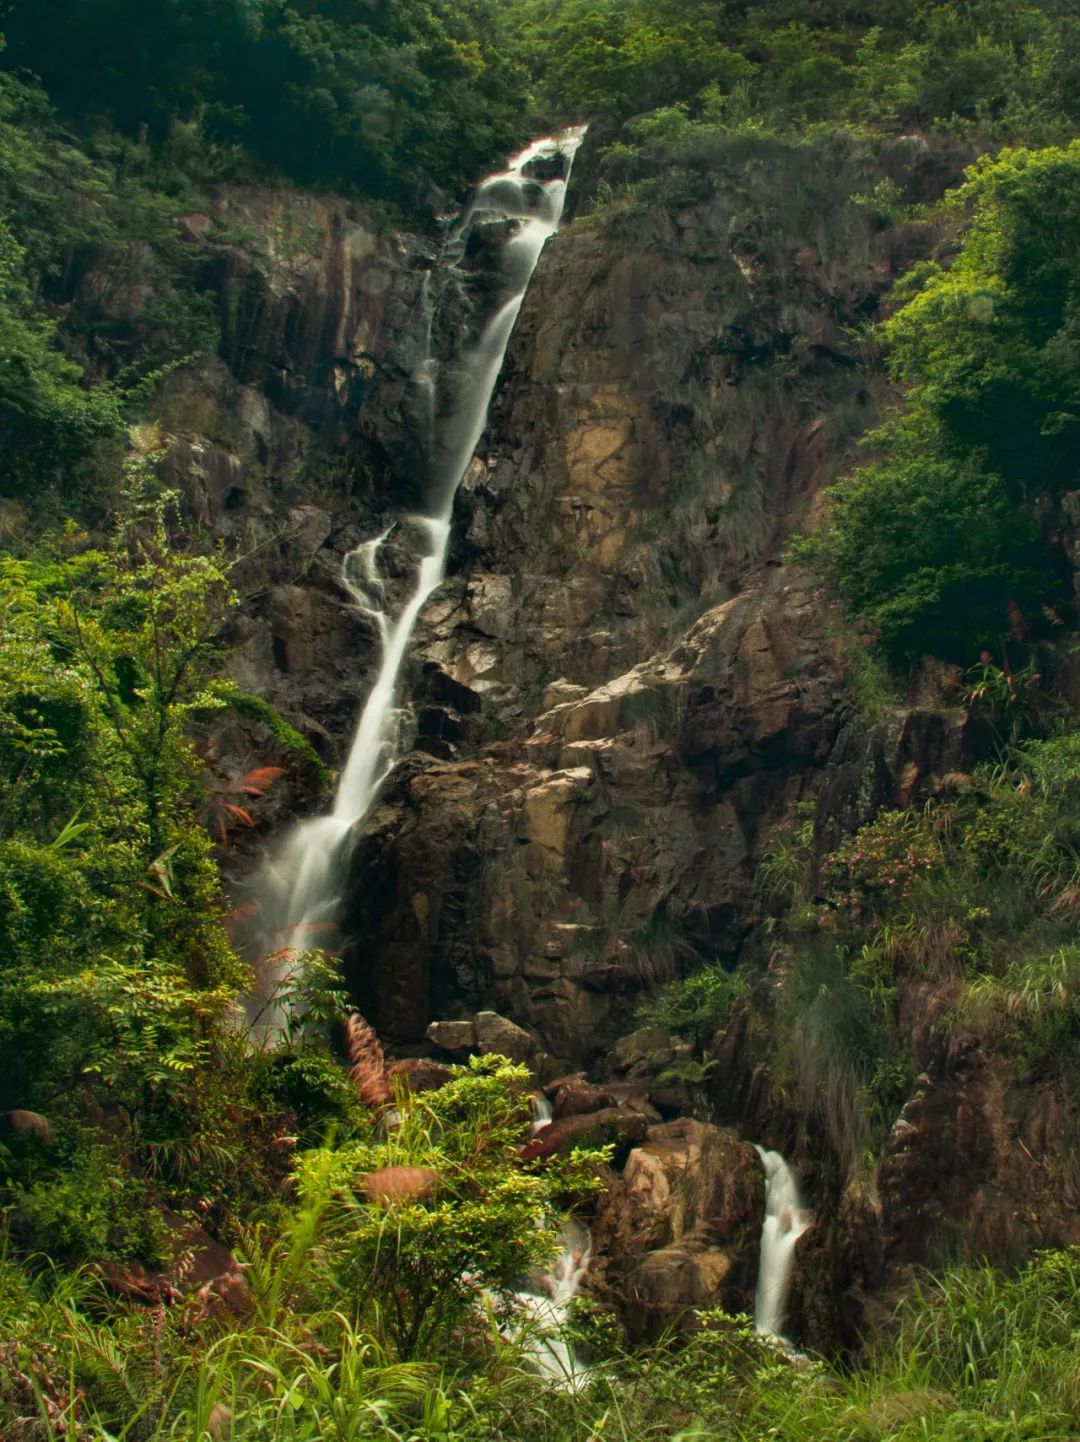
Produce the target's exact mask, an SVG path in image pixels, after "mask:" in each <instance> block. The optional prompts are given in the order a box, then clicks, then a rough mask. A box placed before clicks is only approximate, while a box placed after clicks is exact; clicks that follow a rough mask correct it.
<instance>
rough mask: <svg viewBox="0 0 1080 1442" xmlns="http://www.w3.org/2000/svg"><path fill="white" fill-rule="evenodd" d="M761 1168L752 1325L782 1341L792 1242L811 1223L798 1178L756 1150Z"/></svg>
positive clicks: (773, 1157)
mask: <svg viewBox="0 0 1080 1442" xmlns="http://www.w3.org/2000/svg"><path fill="white" fill-rule="evenodd" d="M757 1151H758V1156H760V1158H761V1161H762V1165H763V1166H764V1168H765V1221H764V1224H763V1225H762V1228H761V1262H760V1265H759V1268H758V1284H757V1296H756V1298H755V1300H754V1326H755V1328H756V1329H757V1331H758V1332H760V1333H761V1334H762V1336H765V1337H775V1338H777V1339H778V1340H779V1341H781V1342H784V1341H786V1338H785V1337H784V1335H783V1332H782V1331H781V1328H782V1326H783V1324H784V1311H785V1308H786V1306H787V1297H788V1289H789V1287H790V1285H791V1269H792V1266H793V1264H794V1261H795V1243H796V1242H797V1241H798V1240H799V1238H800V1237H801V1236H802V1234H803V1232H805V1231H806V1229H807V1227H809V1226H810V1225H811V1223H812V1221H813V1218H812V1217H811V1215H810V1213H809V1212H808V1211H807V1210H806V1208H805V1207H804V1206H803V1201H802V1196H801V1195H800V1192H799V1183H798V1179H797V1178H796V1176H795V1173H794V1172H793V1171H792V1170H791V1168H790V1167H789V1166H788V1164H787V1162H786V1161H785V1160H784V1158H783V1157H782V1156H781V1155H780V1153H779V1152H770V1151H767V1150H766V1148H764V1147H758V1149H757Z"/></svg>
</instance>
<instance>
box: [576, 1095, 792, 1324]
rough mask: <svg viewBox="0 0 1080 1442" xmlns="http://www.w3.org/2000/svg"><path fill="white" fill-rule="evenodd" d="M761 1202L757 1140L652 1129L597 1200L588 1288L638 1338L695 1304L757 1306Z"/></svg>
mask: <svg viewBox="0 0 1080 1442" xmlns="http://www.w3.org/2000/svg"><path fill="white" fill-rule="evenodd" d="M764 1205H765V1183H764V1176H763V1173H762V1168H761V1163H760V1161H759V1159H758V1156H757V1153H756V1152H755V1150H754V1148H753V1147H752V1146H748V1145H747V1144H746V1143H745V1142H740V1141H739V1140H738V1139H737V1138H736V1137H734V1136H732V1135H731V1134H730V1133H729V1132H723V1131H720V1130H719V1129H718V1128H717V1127H713V1126H709V1125H705V1124H703V1123H701V1122H696V1121H691V1120H689V1119H683V1120H680V1121H675V1122H668V1123H666V1124H665V1125H663V1126H654V1127H650V1128H649V1130H648V1133H647V1136H646V1140H645V1141H644V1142H643V1143H642V1145H641V1146H638V1147H635V1148H634V1149H633V1151H631V1153H630V1155H629V1158H628V1159H627V1162H626V1167H625V1170H624V1172H623V1175H622V1176H621V1177H620V1178H619V1179H618V1180H617V1181H616V1182H615V1183H614V1185H613V1186H612V1188H611V1189H610V1191H609V1192H608V1194H607V1195H606V1196H605V1198H604V1200H603V1201H602V1202H601V1204H600V1208H599V1211H598V1214H597V1218H596V1224H595V1227H594V1233H593V1262H592V1265H591V1271H590V1288H591V1290H592V1291H593V1292H594V1293H596V1294H597V1295H598V1296H600V1297H602V1298H604V1299H607V1300H611V1301H614V1302H615V1303H616V1304H617V1305H618V1307H619V1310H620V1312H621V1313H622V1315H623V1317H624V1318H625V1319H626V1321H627V1325H628V1327H629V1329H630V1331H631V1334H632V1335H634V1336H637V1337H644V1336H657V1335H658V1334H659V1333H660V1332H662V1331H664V1330H665V1329H666V1328H667V1327H668V1326H670V1325H672V1324H673V1323H674V1324H678V1323H679V1322H680V1321H685V1320H686V1319H687V1314H688V1313H689V1312H690V1311H691V1310H692V1309H693V1308H695V1307H697V1308H709V1307H723V1308H725V1309H726V1310H728V1311H731V1312H739V1311H749V1310H752V1305H753V1304H752V1298H753V1291H754V1285H755V1281H756V1277H757V1257H758V1238H759V1235H760V1232H761V1219H762V1214H763V1211H764Z"/></svg>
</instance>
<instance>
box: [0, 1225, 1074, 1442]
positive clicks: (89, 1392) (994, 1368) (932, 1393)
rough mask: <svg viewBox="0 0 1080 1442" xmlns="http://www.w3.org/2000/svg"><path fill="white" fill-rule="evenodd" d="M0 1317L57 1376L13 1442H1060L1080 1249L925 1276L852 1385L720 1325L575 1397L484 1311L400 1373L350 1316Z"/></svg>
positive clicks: (1069, 1421)
mask: <svg viewBox="0 0 1080 1442" xmlns="http://www.w3.org/2000/svg"><path fill="white" fill-rule="evenodd" d="M50 1286H51V1288H52V1290H51V1293H49V1287H50ZM286 1290H287V1289H286V1288H285V1287H279V1288H278V1289H277V1295H279V1296H281V1295H284V1293H285V1291H286ZM46 1293H49V1295H46ZM16 1296H18V1298H19V1299H20V1302H19V1305H20V1306H21V1307H22V1310H21V1312H20V1314H19V1316H18V1318H15V1317H13V1316H12V1315H11V1314H10V1309H11V1307H12V1306H13V1305H16V1300H15V1299H16ZM0 1305H2V1306H3V1308H4V1313H3V1316H2V1318H0V1320H2V1322H3V1324H4V1329H5V1333H6V1334H7V1335H10V1334H11V1333H12V1331H13V1330H14V1331H15V1334H16V1337H17V1340H18V1343H19V1345H20V1346H21V1347H22V1349H23V1350H22V1352H21V1353H20V1354H19V1355H20V1356H21V1357H22V1358H23V1359H24V1360H25V1359H27V1358H28V1357H29V1349H30V1345H31V1343H30V1338H31V1336H33V1337H34V1338H35V1340H34V1344H33V1345H34V1346H35V1347H36V1349H37V1350H36V1352H35V1354H34V1355H35V1357H36V1358H37V1361H38V1364H39V1365H40V1363H41V1361H42V1359H43V1358H46V1357H51V1359H52V1362H51V1366H52V1368H53V1371H52V1373H51V1374H50V1375H47V1376H46V1375H38V1376H37V1377H35V1378H34V1379H33V1380H32V1385H31V1386H30V1388H29V1390H28V1391H27V1392H26V1393H25V1394H24V1401H25V1399H26V1398H27V1397H29V1398H30V1405H31V1409H32V1410H31V1411H29V1412H26V1411H24V1412H23V1414H22V1415H21V1417H18V1418H17V1417H15V1416H14V1415H13V1414H12V1413H11V1412H10V1411H8V1412H5V1411H3V1410H0V1435H2V1436H3V1437H4V1439H5V1442H26V1439H34V1442H38V1439H40V1442H61V1439H65V1442H71V1439H76V1442H121V1439H124V1442H128V1439H130V1442H136V1439H138V1442H525V1439H528V1442H601V1439H602V1442H662V1439H663V1442H721V1439H723V1442H778V1439H782V1442H929V1439H934V1442H942V1439H943V1442H989V1439H994V1442H1058V1439H1061V1442H1066V1439H1069V1438H1072V1437H1074V1436H1075V1435H1076V1432H1077V1428H1078V1425H1080V1358H1078V1356H1077V1352H1076V1336H1077V1330H1078V1328H1080V1250H1076V1249H1074V1250H1073V1251H1071V1252H1058V1253H1048V1254H1045V1255H1042V1256H1039V1257H1037V1258H1036V1259H1035V1260H1034V1261H1033V1262H1032V1263H1031V1264H1029V1266H1027V1267H1026V1268H1025V1269H1024V1270H1023V1271H1022V1272H1020V1273H1019V1274H1017V1275H1016V1276H1012V1277H1008V1276H1005V1275H1003V1274H1001V1273H999V1272H996V1271H995V1270H993V1269H992V1268H990V1267H972V1266H958V1267H953V1268H950V1269H948V1270H947V1271H946V1272H944V1273H943V1274H942V1275H941V1276H939V1277H938V1278H937V1279H936V1280H930V1279H927V1280H926V1281H924V1282H923V1283H922V1284H921V1285H920V1286H919V1287H918V1288H917V1289H916V1290H915V1291H914V1293H913V1294H912V1295H911V1297H910V1298H909V1300H908V1301H907V1302H906V1303H904V1305H903V1306H902V1307H901V1308H900V1310H899V1312H898V1314H897V1317H896V1319H895V1322H894V1326H893V1330H892V1333H891V1336H890V1338H889V1340H888V1341H886V1342H884V1343H882V1344H881V1345H880V1346H879V1347H878V1348H877V1350H875V1351H873V1352H872V1353H871V1354H870V1356H869V1357H868V1359H867V1361H866V1363H865V1364H864V1365H863V1366H862V1367H860V1368H858V1369H856V1370H854V1371H851V1372H848V1373H833V1372H830V1371H829V1370H828V1369H826V1368H825V1366H824V1365H823V1364H821V1363H819V1362H814V1361H811V1360H809V1359H803V1360H802V1361H799V1360H797V1359H796V1360H795V1361H792V1360H790V1359H789V1358H788V1357H787V1356H786V1355H785V1354H784V1353H783V1352H781V1351H780V1350H779V1349H777V1348H775V1347H773V1346H772V1345H771V1344H769V1343H767V1342H764V1341H763V1340H762V1339H760V1338H758V1337H756V1336H755V1335H754V1333H753V1331H752V1328H750V1327H749V1325H748V1324H747V1323H746V1321H745V1319H742V1320H740V1319H733V1318H728V1317H724V1316H723V1315H721V1314H718V1313H707V1314H702V1315H701V1317H700V1325H699V1327H698V1329H697V1330H696V1332H694V1333H693V1335H691V1336H690V1337H689V1338H688V1339H687V1338H686V1337H683V1338H681V1339H675V1338H665V1339H663V1340H662V1341H660V1342H659V1343H656V1344H654V1345H653V1346H652V1347H650V1348H648V1349H644V1350H640V1351H636V1352H626V1351H624V1350H621V1349H620V1348H619V1347H617V1346H615V1347H612V1348H610V1349H609V1350H608V1352H607V1353H606V1355H601V1356H599V1357H598V1358H597V1359H596V1360H595V1362H594V1364H593V1368H592V1371H591V1373H590V1375H589V1378H588V1381H587V1384H586V1385H585V1386H584V1387H582V1388H580V1389H578V1390H569V1389H560V1388H557V1387H553V1386H552V1385H551V1383H550V1381H547V1380H545V1379H543V1378H541V1377H539V1376H538V1375H537V1374H536V1373H535V1372H534V1371H533V1370H532V1369H531V1368H530V1366H529V1362H528V1358H527V1355H526V1354H525V1353H524V1352H523V1351H522V1350H521V1348H520V1347H519V1346H517V1345H515V1344H514V1343H512V1342H507V1341H506V1340H504V1339H503V1338H502V1337H501V1336H500V1335H499V1331H498V1328H497V1326H496V1324H495V1322H494V1319H493V1318H492V1316H490V1315H485V1314H484V1313H483V1312H482V1311H478V1312H477V1315H476V1325H475V1332H474V1334H473V1335H472V1336H471V1337H469V1338H463V1339H461V1342H462V1344H461V1346H460V1347H458V1348H457V1349H456V1351H454V1352H452V1353H446V1352H444V1354H443V1355H440V1356H434V1357H432V1358H430V1359H428V1360H425V1361H423V1362H408V1363H403V1362H398V1361H393V1360H390V1359H388V1358H387V1356H386V1355H385V1353H383V1352H382V1351H381V1350H380V1348H379V1347H378V1345H377V1344H376V1342H375V1341H374V1340H373V1338H372V1337H371V1336H370V1335H368V1334H366V1333H365V1332H364V1330H363V1329H362V1328H361V1327H359V1326H358V1325H357V1323H356V1322H354V1321H353V1320H351V1319H350V1318H349V1317H347V1316H346V1315H344V1314H343V1313H335V1312H323V1313H310V1314H308V1313H304V1312H302V1311H299V1310H298V1311H290V1310H288V1309H286V1310H284V1311H282V1312H281V1313H280V1314H279V1315H278V1317H277V1322H276V1325H271V1324H269V1323H268V1322H266V1321H261V1320H254V1319H253V1320H250V1321H249V1322H247V1323H246V1324H243V1325H236V1324H233V1325H232V1326H226V1325H224V1324H220V1323H219V1324H217V1325H214V1326H209V1327H208V1326H206V1325H205V1324H204V1325H203V1326H199V1327H195V1326H192V1325H191V1319H190V1317H188V1318H185V1316H184V1312H183V1309H182V1308H181V1309H178V1310H176V1311H175V1312H174V1310H173V1309H159V1310H151V1311H148V1312H147V1311H144V1312H142V1313H141V1314H139V1313H132V1312H128V1311H124V1310H123V1309H119V1308H117V1307H115V1306H113V1308H112V1309H111V1310H105V1308H104V1302H103V1298H102V1296H101V1294H100V1291H99V1290H98V1291H95V1288H94V1286H93V1284H92V1283H91V1282H89V1281H88V1279H86V1278H85V1277H84V1278H82V1279H80V1280H79V1281H78V1282H77V1283H74V1284H71V1283H64V1284H59V1283H57V1282H56V1279H53V1282H52V1283H50V1284H49V1285H48V1286H46V1287H45V1289H44V1291H42V1289H41V1288H40V1287H39V1288H37V1289H33V1288H31V1289H29V1290H28V1289H27V1287H26V1285H25V1284H24V1283H23V1282H20V1283H19V1284H18V1286H16V1285H15V1283H14V1282H13V1280H12V1274H11V1272H10V1269H9V1268H4V1269H3V1270H2V1271H0ZM0 1345H5V1344H0ZM4 1355H5V1359H7V1357H8V1354H7V1353H5V1354H4ZM106 1374H108V1375H106ZM8 1385H9V1382H8V1381H0V1408H2V1407H3V1406H4V1404H6V1402H7V1401H8V1398H9V1395H10V1394H9V1392H8V1391H7V1390H5V1389H6V1387H7V1386H8Z"/></svg>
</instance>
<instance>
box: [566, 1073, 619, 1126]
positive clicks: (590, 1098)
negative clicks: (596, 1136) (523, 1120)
mask: <svg viewBox="0 0 1080 1442" xmlns="http://www.w3.org/2000/svg"><path fill="white" fill-rule="evenodd" d="M552 1103H553V1109H554V1116H555V1120H556V1121H560V1120H561V1119H562V1118H563V1117H576V1116H585V1115H587V1114H588V1113H589V1112H598V1111H601V1110H602V1109H603V1108H604V1107H608V1106H610V1105H611V1104H612V1097H611V1093H610V1092H609V1091H607V1090H606V1089H605V1088H604V1087H599V1086H592V1085H591V1084H590V1083H589V1082H587V1081H586V1080H585V1079H584V1077H570V1078H568V1079H567V1080H565V1081H563V1082H561V1083H560V1085H559V1086H558V1087H557V1088H556V1089H555V1091H554V1093H553V1096H552Z"/></svg>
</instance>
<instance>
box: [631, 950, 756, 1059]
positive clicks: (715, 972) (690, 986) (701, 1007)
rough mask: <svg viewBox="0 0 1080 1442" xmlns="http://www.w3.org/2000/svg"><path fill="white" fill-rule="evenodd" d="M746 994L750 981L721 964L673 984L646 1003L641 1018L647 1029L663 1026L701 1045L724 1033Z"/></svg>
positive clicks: (639, 1011) (641, 1009)
mask: <svg viewBox="0 0 1080 1442" xmlns="http://www.w3.org/2000/svg"><path fill="white" fill-rule="evenodd" d="M745 991H746V982H745V980H744V979H743V977H741V976H739V975H738V974H737V973H735V972H730V971H727V970H725V969H724V967H722V966H720V965H714V966H706V967H704V968H703V969H702V970H701V971H696V972H694V974H693V975H692V976H688V977H685V978H684V979H683V980H682V981H673V982H669V984H668V985H667V986H665V987H663V988H662V989H661V990H660V992H659V993H658V994H657V995H656V996H655V997H653V998H652V999H651V1000H650V1001H647V1002H644V1003H643V1004H642V1006H641V1007H640V1008H639V1010H638V1019H639V1020H640V1021H641V1023H642V1025H644V1026H662V1027H664V1028H665V1029H666V1030H667V1031H671V1032H674V1033H675V1034H676V1036H685V1037H689V1038H691V1040H693V1041H694V1042H695V1043H696V1044H697V1045H699V1046H701V1045H704V1044H705V1043H706V1042H708V1041H711V1039H712V1038H713V1036H715V1034H716V1033H717V1032H718V1031H719V1030H720V1028H721V1027H722V1026H723V1025H724V1023H725V1022H726V1021H727V1019H728V1016H729V1015H730V1014H731V1008H732V1005H733V1004H734V1002H735V1000H736V998H737V997H740V996H742V995H743V993H744V992H745Z"/></svg>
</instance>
